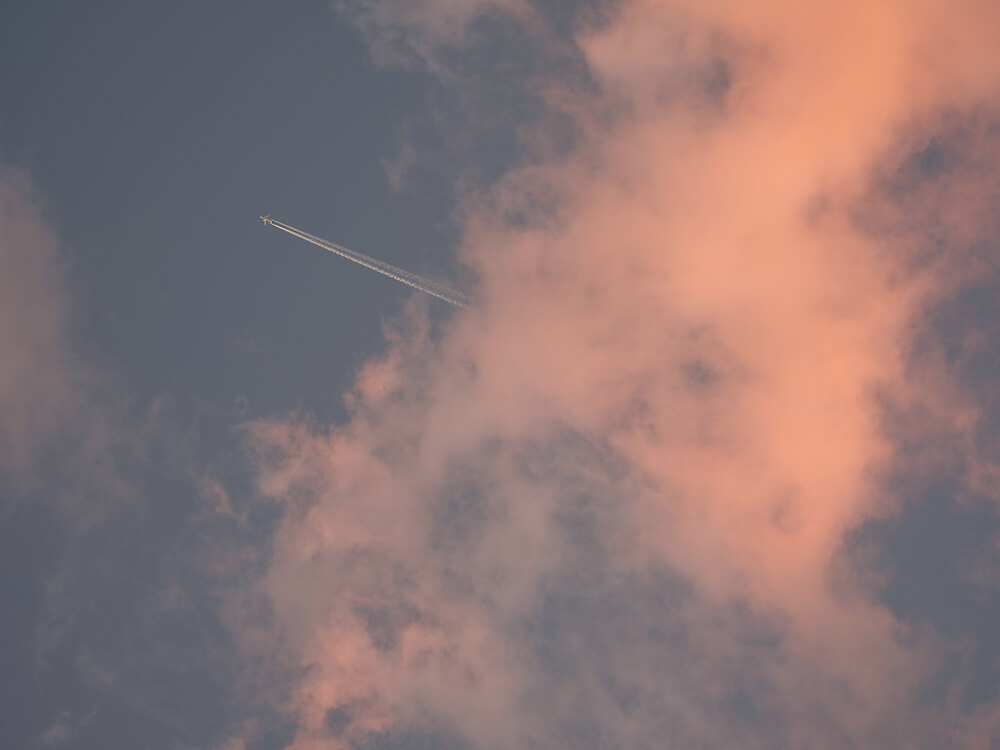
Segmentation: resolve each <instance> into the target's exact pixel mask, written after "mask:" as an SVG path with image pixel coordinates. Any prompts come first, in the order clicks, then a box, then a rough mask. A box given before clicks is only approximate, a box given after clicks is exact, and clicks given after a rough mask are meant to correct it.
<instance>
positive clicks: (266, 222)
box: [257, 214, 272, 227]
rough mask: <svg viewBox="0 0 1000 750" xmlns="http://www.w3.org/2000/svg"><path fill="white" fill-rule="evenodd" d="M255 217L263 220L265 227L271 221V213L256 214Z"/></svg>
mask: <svg viewBox="0 0 1000 750" xmlns="http://www.w3.org/2000/svg"><path fill="white" fill-rule="evenodd" d="M257 218H258V219H260V220H261V221H263V222H264V226H265V227H266V226H267V225H268V224H270V223H271V222H272V219H271V214H268V215H267V216H258V217H257Z"/></svg>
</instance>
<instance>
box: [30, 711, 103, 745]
mask: <svg viewBox="0 0 1000 750" xmlns="http://www.w3.org/2000/svg"><path fill="white" fill-rule="evenodd" d="M96 714H97V709H94V710H93V711H91V712H90V713H89V714H87V715H86V716H75V715H74V714H73V712H72V711H60V712H59V713H58V714H56V716H55V717H54V718H53V720H52V724H51V725H49V726H48V727H47V728H46V729H45V731H43V732H42V733H41V734H40V735H38V739H37V740H36V743H37V744H39V745H42V746H43V747H60V746H62V745H65V744H66V743H67V742H70V741H71V740H75V739H76V738H77V737H79V736H80V734H81V733H82V732H83V730H85V729H86V728H87V725H88V724H90V722H91V721H92V720H93V718H94V716H95V715H96Z"/></svg>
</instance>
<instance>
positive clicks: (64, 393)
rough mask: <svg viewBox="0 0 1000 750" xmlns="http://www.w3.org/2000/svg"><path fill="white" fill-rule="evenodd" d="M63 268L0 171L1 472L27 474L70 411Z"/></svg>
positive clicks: (26, 191)
mask: <svg viewBox="0 0 1000 750" xmlns="http://www.w3.org/2000/svg"><path fill="white" fill-rule="evenodd" d="M68 319H69V316H68V308H67V304H66V289H65V280H64V277H63V267H62V264H61V262H60V260H59V258H58V255H57V252H56V242H55V238H54V237H53V235H52V233H51V232H50V231H49V230H48V229H47V228H46V226H45V224H44V222H43V220H42V209H41V205H40V201H39V199H38V197H37V195H36V193H35V191H34V189H33V188H32V186H31V184H30V181H29V179H28V177H27V175H26V174H24V173H22V172H19V171H17V170H13V169H11V168H9V167H2V166H0V351H2V352H3V367H2V368H0V469H3V470H4V471H6V472H11V473H18V474H22V473H24V472H27V471H28V470H29V468H30V466H31V464H32V462H33V460H34V459H35V458H36V456H37V451H38V450H39V449H40V448H41V446H42V445H43V443H44V442H45V441H46V440H47V439H49V438H51V437H52V436H53V434H54V433H56V432H57V431H58V430H59V429H61V427H62V426H63V425H64V423H65V420H66V419H67V417H68V415H69V414H70V413H71V412H72V410H73V409H74V407H75V387H74V382H73V373H72V355H71V352H70V350H69V344H68V341H67V336H66V329H67V324H68Z"/></svg>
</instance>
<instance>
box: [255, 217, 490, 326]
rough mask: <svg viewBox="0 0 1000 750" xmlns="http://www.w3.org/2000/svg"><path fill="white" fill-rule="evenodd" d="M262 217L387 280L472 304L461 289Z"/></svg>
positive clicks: (453, 301) (464, 304) (463, 305)
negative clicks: (385, 277) (386, 277)
mask: <svg viewBox="0 0 1000 750" xmlns="http://www.w3.org/2000/svg"><path fill="white" fill-rule="evenodd" d="M261 218H262V219H263V220H264V223H265V224H270V225H271V226H274V227H277V228H278V229H280V230H282V231H283V232H288V233H289V234H292V235H295V236H296V237H299V238H300V239H303V240H305V241H306V242H311V243H312V244H314V245H316V246H318V247H321V248H323V249H324V250H329V251H330V252H331V253H336V254H337V255H340V256H343V257H344V258H347V259H348V260H353V261H354V262H355V263H358V264H360V265H362V266H364V267H365V268H370V269H371V270H373V271H378V272H379V273H380V274H382V275H384V276H388V277H389V278H390V279H395V280H396V281H399V282H401V283H403V284H406V285H407V286H409V287H412V288H413V289H417V290H418V291H421V292H426V293H427V294H430V295H432V296H434V297H437V298H438V299H441V300H444V301H445V302H448V303H449V304H452V305H455V306H456V307H461V308H463V309H468V308H469V307H471V306H472V304H473V301H474V300H473V299H472V298H471V297H470V296H469V295H467V294H465V293H464V292H460V291H458V290H457V289H452V288H450V287H447V286H445V285H444V284H439V283H437V282H435V281H431V280H430V279H427V278H424V277H423V276H420V275H418V274H415V273H411V272H410V271H405V270H403V269H402V268H397V267H396V266H394V265H392V264H390V263H386V262H384V261H381V260H378V259H376V258H372V257H370V256H368V255H365V254H364V253H359V252H358V251H356V250H351V249H350V248H346V247H342V246H341V245H338V244H336V243H334V242H330V241H329V240H324V239H323V238H322V237H316V236H315V235H312V234H309V233H308V232H303V231H302V230H301V229H296V228H295V227H293V226H289V225H288V224H285V223H284V222H281V221H276V220H275V219H272V218H271V217H269V216H266V217H261Z"/></svg>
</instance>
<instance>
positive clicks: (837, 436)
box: [249, 0, 1000, 750]
mask: <svg viewBox="0 0 1000 750" xmlns="http://www.w3.org/2000/svg"><path fill="white" fill-rule="evenodd" d="M365 7H366V8H368V11H367V12H369V16H368V17H367V18H368V21H367V22H368V23H371V24H375V28H376V29H377V30H379V31H380V32H384V33H389V34H396V33H403V32H405V33H407V34H409V33H410V32H411V31H412V34H413V39H414V40H416V41H414V42H412V43H413V44H423V42H421V41H420V40H421V39H423V38H425V35H427V34H428V33H429V32H428V31H427V29H428V28H438V27H437V26H435V24H439V25H440V28H443V29H453V28H455V27H456V21H455V18H456V16H455V15H453V14H454V13H455V12H456V11H455V10H454V9H455V7H456V6H452V5H449V6H447V8H443V7H438V6H437V5H432V4H423V5H421V6H419V7H420V8H421V9H422V10H421V14H425V15H420V17H419V18H417V19H416V20H414V19H412V18H408V17H406V16H403V17H395V18H394V19H393V20H392V21H391V22H390V21H386V20H384V19H385V18H387V16H386V15H385V14H388V13H390V12H391V11H392V10H393V9H394V8H396V6H395V5H394V4H391V3H385V4H374V3H370V4H366V6H365ZM462 8H463V10H462V15H461V16H460V17H461V19H462V23H463V24H466V23H468V19H470V18H473V17H475V14H476V13H477V12H479V11H480V10H481V8H478V7H475V6H472V5H467V6H462ZM997 13H998V11H996V10H994V9H992V7H991V6H988V5H986V4H982V3H975V2H967V3H960V4H959V5H955V4H954V3H951V4H947V5H945V4H943V3H936V2H928V3H923V4H921V5H920V6H918V7H915V6H913V5H912V4H903V3H882V4H878V5H872V4H870V3H863V2H848V3H844V2H839V3H832V2H830V3H819V4H811V5H810V6H809V7H808V8H806V7H803V6H801V4H796V3H791V2H781V1H778V0H774V1H773V2H767V3H763V4H761V3H757V4H754V5H753V6H752V7H751V6H747V7H745V8H744V7H742V6H739V7H737V6H734V5H733V4H732V3H721V2H707V3H705V2H700V3H691V2H680V1H678V2H652V1H651V0H650V1H643V0H634V1H633V2H626V3H622V4H621V5H620V6H619V7H617V8H615V9H614V11H613V12H607V13H605V14H604V15H603V16H596V17H595V16H593V15H590V16H588V18H589V20H588V23H587V24H582V23H581V24H580V26H579V27H578V28H577V31H576V35H575V44H576V49H577V50H578V53H579V55H580V56H581V58H582V59H583V60H584V61H585V63H586V66H587V70H588V71H589V76H590V79H591V81H592V82H593V84H594V85H593V90H592V91H589V92H587V93H583V94H580V93H576V92H574V91H571V90H569V88H568V87H567V86H565V85H563V83H564V82H563V81H562V80H561V79H560V78H559V77H558V75H557V74H556V73H554V72H553V73H552V75H553V76H554V78H553V79H552V80H551V82H550V85H549V86H548V88H546V89H545V91H546V97H547V99H546V101H547V104H548V106H549V107H550V108H551V109H552V110H553V111H556V110H558V111H560V112H563V113H567V114H569V115H570V116H572V118H573V120H574V123H575V126H576V128H577V129H578V132H579V139H578V141H577V143H576V145H575V146H574V147H573V149H572V150H571V151H570V152H569V153H567V154H564V155H559V156H558V157H557V158H553V159H552V160H550V161H542V162H535V163H531V164H525V165H524V166H522V167H520V168H516V169H512V170H511V171H510V172H509V173H508V174H507V175H506V176H505V177H504V178H503V179H502V180H501V181H499V182H498V184H496V185H495V186H494V187H493V188H492V189H490V190H489V191H487V192H484V193H477V194H472V195H468V196H466V200H465V203H464V205H463V206H462V210H461V216H462V220H463V222H464V225H463V228H464V232H465V234H464V241H463V245H462V249H461V254H462V259H463V260H464V261H465V263H467V264H468V265H469V266H470V267H471V268H472V269H474V270H475V272H476V274H477V276H478V279H479V283H480V290H479V292H480V293H479V298H480V299H481V300H482V303H481V305H480V306H479V308H477V309H476V310H472V311H469V312H468V313H464V314H462V315H459V316H456V317H454V318H453V319H452V320H450V321H449V322H448V323H447V324H445V325H444V326H443V328H442V329H441V330H440V331H439V332H437V331H435V330H434V329H432V328H431V325H430V323H429V321H428V319H427V316H426V313H425V311H424V308H423V307H422V306H420V305H419V304H417V303H415V304H414V305H413V306H412V307H411V308H410V309H408V310H407V312H406V313H405V314H404V315H403V316H402V317H401V318H400V319H399V320H398V321H396V323H395V324H393V325H391V326H389V327H388V329H387V350H386V353H385V354H384V355H383V356H381V357H380V358H377V359H374V360H372V361H370V362H369V363H367V364H366V365H365V367H363V368H362V370H361V372H360V373H359V375H358V378H357V380H356V383H355V385H354V387H353V389H352V390H351V391H350V392H349V393H348V394H346V396H345V400H346V403H347V405H348V408H349V412H350V418H349V419H348V420H347V422H346V423H344V424H341V425H335V426H330V427H320V426H316V425H314V424H312V423H311V422H310V421H309V420H308V419H305V418H301V417H296V418H289V419H286V420H277V421H270V422H263V423H258V424H256V425H253V426H252V427H251V428H250V433H249V434H250V436H251V437H250V440H249V446H250V448H251V450H252V451H253V453H254V455H255V457H256V461H257V465H258V467H259V479H258V490H259V492H260V493H261V494H262V495H263V496H265V497H267V498H270V499H272V500H273V501H274V502H277V503H279V504H280V505H281V506H282V507H283V509H284V513H285V515H284V518H283V520H282V523H281V526H280V528H279V530H278V532H277V534H276V536H275V538H274V541H273V548H272V549H271V550H270V554H271V557H270V565H269V567H268V569H267V572H266V574H264V575H263V576H262V578H261V580H260V591H261V592H263V593H264V594H265V595H266V597H267V600H268V601H269V603H270V606H269V612H270V620H269V623H268V624H267V625H266V626H264V630H267V629H269V628H273V634H272V637H271V638H270V639H265V641H264V642H265V643H267V644H268V646H269V647H270V648H276V646H275V644H276V643H280V644H281V645H282V648H283V649H284V650H285V653H286V654H287V657H288V658H289V659H290V660H291V661H292V663H293V664H295V665H296V667H297V669H298V670H299V671H298V672H296V676H295V677H294V678H293V679H292V684H291V687H290V689H289V691H288V694H287V704H286V705H287V706H288V707H289V708H290V709H291V710H293V711H295V712H296V713H297V715H298V724H299V726H298V732H297V736H296V739H295V743H294V744H293V747H295V748H296V750H304V749H306V748H314V747H316V748H318V747H344V748H347V747H379V746H384V744H385V743H386V742H389V741H390V740H387V739H386V738H396V737H404V738H405V737H409V738H410V739H412V740H413V741H414V742H416V741H418V740H417V738H428V737H429V738H436V740H439V741H440V742H453V743H457V744H456V746H469V747H482V748H508V747H509V748H513V747H565V746H572V747H604V746H609V745H615V746H626V747H663V746H665V743H667V744H668V745H669V746H673V747H679V748H686V747H701V746H704V747H731V746H740V747H751V748H752V747H760V748H765V747H776V746H777V747H780V746H793V747H803V746H805V747H850V746H861V747H877V746H914V747H940V746H946V745H947V744H949V743H950V744H951V745H953V746H959V747H985V746H986V742H987V740H986V739H985V738H986V737H988V736H989V734H990V733H991V731H992V727H995V722H996V719H997V716H998V715H1000V714H998V710H997V707H998V705H1000V704H997V703H996V702H993V703H990V702H988V701H987V702H985V703H983V704H981V705H980V706H978V707H977V708H976V709H975V710H968V709H967V708H963V706H962V704H961V701H960V700H956V699H955V698H954V695H955V693H954V692H953V691H951V692H950V689H949V688H948V687H947V686H946V687H945V688H943V689H942V694H943V696H944V697H942V698H941V699H940V700H936V701H928V700H927V699H925V698H923V697H921V696H923V695H926V690H927V689H928V685H932V684H934V685H937V684H938V682H936V681H940V680H941V679H942V678H941V676H940V672H939V669H940V666H941V663H942V661H941V659H942V655H943V654H944V653H945V652H946V650H947V644H946V643H945V640H946V639H945V638H944V637H943V635H942V634H941V633H940V632H937V631H936V630H935V629H934V627H933V626H931V627H924V626H921V625H920V624H919V623H915V622H913V621H909V620H906V619H905V618H902V617H900V616H897V614H896V613H894V611H893V610H892V609H890V607H888V606H887V605H886V604H885V603H884V602H883V601H882V600H880V598H879V585H880V583H879V577H880V576H881V575H883V574H884V571H883V570H881V569H879V568H878V567H871V565H869V563H870V562H871V561H870V560H868V559H866V558H865V557H864V556H863V555H862V554H861V552H860V551H859V550H858V549H856V548H852V547H851V545H850V544H848V540H849V539H850V538H851V535H852V534H853V533H854V532H855V531H856V530H857V529H859V528H861V527H862V526H863V525H864V524H866V523H870V522H873V521H875V520H878V519H883V518H886V517H888V516H890V515H892V514H893V513H898V512H899V511H900V508H901V505H902V504H904V503H905V500H906V498H905V497H901V496H900V495H899V493H898V492H897V491H896V490H895V489H894V488H893V487H892V486H890V485H889V484H887V483H886V482H885V481H884V480H885V477H886V475H887V473H889V472H890V470H891V468H892V467H893V466H894V465H895V463H894V462H897V461H899V460H900V452H899V451H900V445H901V444H902V442H901V441H902V439H903V436H901V435H900V434H899V433H898V432H897V431H895V430H894V428H895V427H898V426H900V425H901V424H902V423H894V424H889V423H888V421H887V406H886V401H887V398H886V394H889V395H890V396H891V397H897V396H898V397H900V398H901V400H902V401H903V402H905V404H906V405H907V406H912V405H913V404H915V403H918V402H923V403H926V404H928V405H929V407H928V408H929V409H930V410H931V411H933V412H935V413H938V414H941V415H943V416H942V417H941V418H942V419H943V420H945V421H947V420H949V419H955V418H956V411H955V409H956V404H958V403H960V402H961V401H962V398H961V395H958V396H956V398H955V399H949V398H946V397H943V396H942V395H941V393H942V392H941V391H940V390H939V389H934V388H930V387H928V383H929V382H932V381H933V379H932V378H930V377H929V376H928V377H924V376H923V375H921V373H922V372H923V373H926V372H929V370H926V369H922V367H921V366H918V364H917V360H916V359H915V357H914V352H915V351H916V350H917V347H916V343H917V341H918V339H919V331H920V330H922V328H921V325H922V324H921V322H920V321H922V320H923V317H922V316H924V315H926V312H927V310H928V309H930V307H932V306H933V305H934V304H936V303H937V302H939V301H940V300H943V299H946V298H948V296H949V295H954V294H955V293H956V290H957V289H960V288H962V285H963V284H965V283H966V282H967V281H968V279H969V277H970V273H976V272H977V270H978V271H981V270H982V269H983V268H994V269H995V261H993V260H991V259H990V258H989V257H982V254H981V253H980V255H979V256H977V255H976V251H975V246H976V242H975V241H974V240H975V239H976V238H980V239H982V238H983V237H986V238H991V232H993V231H994V230H995V227H993V226H992V225H990V224H989V222H988V221H987V220H986V217H987V215H988V212H985V211H982V210H973V209H974V207H975V205H976V203H975V200H973V199H974V198H975V197H976V195H977V193H976V190H975V186H976V185H984V184H987V183H989V181H990V180H991V179H992V180H995V177H996V174H995V167H994V168H990V167H984V166H983V162H982V161H981V159H982V157H983V155H990V154H993V153H995V148H996V143H997V135H996V133H997V130H996V128H995V126H988V125H982V126H980V127H978V128H977V129H976V133H977V139H971V140H966V141H965V143H966V148H967V149H968V150H969V151H970V153H969V154H968V158H967V159H966V162H964V163H965V164H966V167H963V168H956V169H954V170H952V171H950V172H948V173H947V176H946V177H944V176H940V179H937V181H935V179H932V178H933V177H934V175H932V174H931V173H930V172H932V171H933V170H929V167H928V166H927V165H924V166H923V167H921V168H920V169H919V170H918V173H917V174H914V175H911V176H910V177H907V176H906V169H907V168H908V165H909V164H910V163H911V161H912V158H913V157H912V155H913V154H914V153H915V152H917V151H918V150H919V149H921V148H925V147H926V143H927V139H928V138H929V137H930V134H932V133H938V134H941V133H943V132H944V131H945V130H946V129H947V126H948V124H949V122H954V121H956V120H957V121H961V122H963V123H966V124H968V123H975V122H976V121H977V118H979V120H980V121H983V122H993V121H992V120H989V116H990V115H989V108H990V107H991V106H995V105H996V96H997V93H998V92H997V85H996V83H995V82H996V81H998V80H1000V77H998V75H997V74H998V73H1000V70H998V68H1000V56H998V55H997V54H996V53H995V51H994V49H993V45H992V44H991V43H990V38H989V37H990V34H989V32H987V31H985V30H987V29H993V28H997V25H998V21H1000V19H998V18H997ZM595 18H596V19H597V20H594V19H595ZM380 19H381V20H380ZM366 33H371V32H370V31H369V32H366ZM442 33H443V32H442ZM444 36H445V37H447V38H448V39H449V40H450V39H452V36H453V35H451V32H448V33H447V34H444ZM407 38H408V37H407ZM468 53H469V54H473V52H472V51H469V52H468ZM942 137H943V136H942ZM973 154H975V156H974V157H973ZM977 170H978V171H977ZM888 175H892V178H891V179H890V178H889V177H887V176H888ZM893 180H896V181H897V182H901V184H899V185H896V186H895V187H893V184H892V183H893ZM904 187H905V188H906V189H904ZM911 188H912V189H911ZM917 196H918V197H917ZM918 199H919V202H920V203H921V205H924V206H926V207H928V208H931V209H933V210H932V211H925V212H923V213H922V218H921V221H923V222H925V223H924V225H923V229H926V228H927V227H928V226H933V227H936V228H939V229H943V228H948V227H953V230H954V231H957V230H958V229H959V228H960V229H961V230H962V235H961V236H960V237H957V236H956V235H955V234H954V233H952V234H950V235H948V236H947V241H946V242H944V243H943V244H942V245H941V246H939V247H938V248H937V252H936V253H932V254H931V255H930V256H928V255H927V253H926V252H925V251H926V250H927V247H926V245H924V244H921V241H920V236H921V234H922V232H918V231H917V229H916V226H915V222H914V219H913V218H912V216H911V214H910V212H909V210H907V208H906V207H907V205H908V204H907V201H910V205H912V203H913V202H914V201H917V200H918ZM982 205H984V206H985V205H988V203H982ZM956 217H960V219H958V218H956ZM966 219H972V220H974V221H971V222H967V221H966ZM992 240H993V241H994V243H995V235H994V236H992ZM977 258H978V260H977ZM939 375H940V378H941V380H942V381H944V382H950V383H952V384H953V392H954V393H956V394H962V393H963V392H964V391H963V388H964V386H963V385H962V384H961V383H957V382H954V377H953V375H954V374H953V372H952V371H951V370H950V369H949V368H947V367H946V368H944V370H943V371H941V372H939ZM889 400H891V399H889ZM934 423H935V424H940V421H935V422H934ZM933 429H935V430H936V429H937V427H934V428H933ZM909 434H910V433H909V432H906V435H909ZM989 460H990V458H989V456H986V455H985V454H983V455H980V462H981V463H982V462H988V461H989ZM252 634H253V637H254V638H259V637H260V634H261V629H260V628H259V627H258V628H255V629H254V630H253V631H252ZM279 634H280V641H279V640H275V639H274V638H275V637H277V636H278V635H279ZM955 679H956V680H957V681H959V682H960V681H961V680H962V679H963V678H962V677H961V676H959V677H957V678H955ZM421 741H422V740H421ZM429 741H434V740H429ZM380 743H382V744H380ZM400 743H401V746H402V743H403V740H400Z"/></svg>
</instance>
